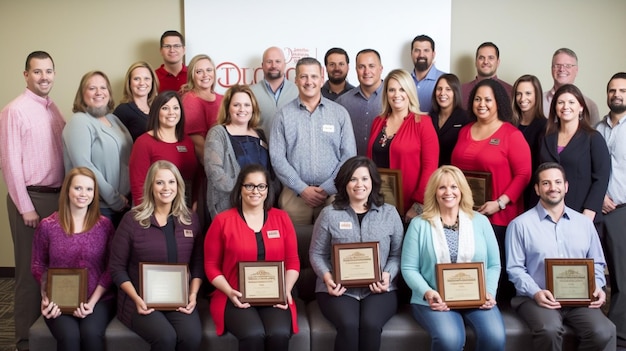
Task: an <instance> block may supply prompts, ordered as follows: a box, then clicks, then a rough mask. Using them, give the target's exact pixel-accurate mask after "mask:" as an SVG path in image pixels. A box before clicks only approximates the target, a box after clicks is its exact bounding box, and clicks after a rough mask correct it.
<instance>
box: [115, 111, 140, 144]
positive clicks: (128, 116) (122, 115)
mask: <svg viewBox="0 0 626 351" xmlns="http://www.w3.org/2000/svg"><path fill="white" fill-rule="evenodd" d="M113 114H114V115H115V116H116V117H117V118H119V119H120V121H121V122H122V124H124V126H126V129H128V131H129V132H130V135H131V136H132V137H133V141H135V140H137V138H139V136H140V135H141V134H143V133H145V132H146V131H147V129H148V115H147V114H145V113H143V111H141V110H140V109H139V107H137V105H136V104H135V103H134V102H127V103H123V104H119V105H118V106H117V107H116V108H115V111H113Z"/></svg>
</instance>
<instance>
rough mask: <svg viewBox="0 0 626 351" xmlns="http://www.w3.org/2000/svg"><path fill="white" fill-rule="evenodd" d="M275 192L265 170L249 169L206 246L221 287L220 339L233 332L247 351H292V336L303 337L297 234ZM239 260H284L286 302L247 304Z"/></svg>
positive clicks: (212, 277)
mask: <svg viewBox="0 0 626 351" xmlns="http://www.w3.org/2000/svg"><path fill="white" fill-rule="evenodd" d="M273 191H274V189H272V187H271V182H270V177H269V173H268V171H267V170H266V169H265V167H263V166H261V165H259V164H252V165H248V166H246V167H244V168H243V169H242V170H241V172H240V173H239V176H238V177H237V181H236V182H235V187H234V188H233V192H232V193H231V205H232V208H231V209H230V210H226V211H224V212H221V213H219V214H218V215H217V216H216V217H215V218H214V219H213V222H212V223H211V226H210V227H209V231H208V232H207V235H206V237H205V241H204V253H205V261H204V270H205V272H206V275H207V277H208V279H209V281H210V282H211V284H213V285H214V286H215V287H216V288H217V289H216V290H215V291H214V292H213V294H212V297H211V316H212V317H213V321H214V322H215V326H216V331H217V334H218V335H222V334H224V332H225V331H229V332H230V333H232V334H233V335H234V336H235V337H237V339H239V350H242V351H243V350H264V349H267V350H284V351H287V350H288V348H289V338H290V337H291V334H292V332H293V333H297V332H298V325H297V324H296V306H295V304H294V302H293V299H292V297H291V290H292V289H293V286H294V284H295V283H296V280H298V275H299V272H300V259H299V258H298V244H297V240H296V232H295V230H294V227H293V224H292V223H291V220H290V219H289V216H288V215H287V213H286V212H284V211H282V210H279V209H276V208H273V207H272V199H273V198H274V197H273V194H272V193H273ZM240 261H284V263H285V264H284V269H285V287H286V289H285V290H286V297H287V303H286V304H277V305H274V306H255V307H252V306H250V304H249V303H242V302H241V301H240V298H241V296H242V295H241V293H240V292H239V290H240V289H239V274H238V263H239V262H240Z"/></svg>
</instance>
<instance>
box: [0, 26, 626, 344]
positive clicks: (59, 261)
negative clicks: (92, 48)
mask: <svg viewBox="0 0 626 351" xmlns="http://www.w3.org/2000/svg"><path fill="white" fill-rule="evenodd" d="M160 45H161V54H162V56H163V60H164V63H163V65H161V67H159V68H158V69H157V70H153V69H152V67H151V66H150V65H149V64H148V63H146V62H137V63H134V64H132V65H131V66H130V67H129V69H128V72H127V74H126V77H125V81H124V94H123V101H122V103H121V104H120V105H118V106H117V107H115V106H114V102H113V99H112V98H111V84H110V82H109V79H108V77H107V76H106V74H105V73H104V72H101V71H92V72H88V73H86V74H85V75H84V76H83V78H82V79H81V82H80V84H79V87H78V90H77V93H76V98H75V100H74V104H73V112H74V116H72V118H71V119H69V121H68V122H67V123H66V122H65V120H64V119H63V117H62V115H61V113H60V112H59V109H58V108H57V107H56V105H55V104H54V102H52V101H51V99H50V98H49V96H48V94H49V92H50V90H51V88H52V85H53V82H54V72H55V71H54V62H53V60H52V58H51V57H50V55H49V54H47V53H45V52H43V51H35V52H33V53H31V54H30V55H29V56H28V57H27V60H26V66H25V71H24V76H25V80H26V86H27V87H26V90H25V92H24V93H23V94H22V95H20V96H19V97H18V98H17V99H15V100H14V101H12V102H11V103H10V104H9V105H8V106H7V107H5V108H4V109H3V110H2V113H1V114H0V140H2V148H0V160H1V162H2V171H3V175H4V178H5V180H6V182H7V187H8V189H9V197H8V199H7V204H8V210H9V220H10V225H11V232H12V236H13V242H14V248H15V259H16V301H15V306H16V309H15V316H16V336H17V338H18V344H17V346H18V349H23V348H24V349H27V344H25V342H27V336H28V328H29V327H30V325H31V324H32V323H33V322H34V320H35V319H36V318H37V317H38V316H39V315H43V316H44V317H45V320H46V323H47V324H48V326H49V327H50V330H51V331H52V333H53V335H54V336H55V338H56V339H57V341H58V343H59V349H64V350H79V349H96V350H97V349H103V348H104V341H103V337H104V329H105V328H106V325H107V324H108V322H109V321H110V320H111V318H113V316H114V315H115V311H114V306H115V304H114V302H113V301H115V299H114V296H113V295H114V294H113V290H112V289H111V287H112V285H113V284H115V286H117V287H118V294H117V295H118V296H117V316H118V318H119V319H120V320H121V321H122V322H123V323H124V324H126V325H127V326H128V327H129V328H131V329H132V330H134V331H135V332H137V333H138V334H139V335H140V336H142V337H143V338H144V339H145V340H146V341H148V342H149V343H150V344H151V346H152V349H154V350H172V349H175V348H177V349H185V350H194V349H197V348H198V347H199V345H200V336H201V332H200V320H199V316H198V312H197V308H196V304H197V299H198V294H199V292H200V288H201V283H202V279H204V278H208V281H209V282H210V283H211V284H212V285H213V286H214V287H215V291H214V292H213V293H212V295H211V301H210V311H211V315H212V317H213V319H214V321H215V324H216V328H217V332H218V334H220V335H221V334H223V333H225V332H226V331H228V332H231V333H232V334H233V335H235V336H236V337H237V338H238V339H239V345H240V349H241V350H263V349H272V350H274V349H276V350H286V349H287V348H288V344H289V337H290V336H291V334H292V333H295V332H297V331H298V326H297V323H296V318H295V317H296V308H295V303H294V301H293V298H292V296H291V290H292V288H293V286H294V284H295V282H296V281H297V279H298V276H299V267H300V262H299V258H298V254H297V244H296V233H295V229H294V224H295V225H313V237H312V240H311V243H310V257H311V265H312V267H313V269H314V271H315V273H316V274H317V277H318V279H317V284H316V288H315V291H316V299H317V301H318V303H319V306H320V309H321V311H322V313H323V314H324V316H325V317H326V318H327V319H328V320H330V321H331V322H332V323H333V324H334V325H335V327H336V328H337V338H336V340H335V349H336V350H339V349H342V350H343V349H347V350H367V349H372V350H377V349H379V348H380V334H381V331H382V328H383V326H384V324H385V323H386V322H387V320H389V318H391V317H392V316H393V314H394V313H395V312H396V308H397V304H398V301H399V299H398V296H397V292H398V287H399V286H400V285H401V283H400V281H399V278H400V277H402V278H403V279H404V281H405V283H406V285H408V287H409V288H410V290H411V291H412V297H411V305H412V313H413V316H414V317H415V319H416V320H417V321H418V323H420V325H422V327H424V328H425V329H426V330H427V331H428V332H429V333H430V335H431V337H432V349H437V350H439V349H441V350H448V349H449V350H458V349H460V348H462V346H463V344H464V343H465V334H464V333H465V327H464V322H463V320H466V321H467V322H468V323H469V324H470V325H471V326H472V327H473V328H474V329H475V331H476V333H477V346H476V348H477V349H480V350H483V349H485V350H488V349H489V350H491V349H493V350H502V349H504V343H505V332H504V324H503V322H502V317H501V315H500V312H499V309H498V306H497V304H498V303H500V304H501V305H508V304H509V302H510V303H511V305H512V307H513V308H514V309H516V310H517V312H518V313H519V314H520V315H521V316H522V317H523V318H524V319H525V320H526V321H527V323H528V324H529V327H530V328H531V330H533V335H538V336H537V337H535V338H534V342H535V344H536V346H537V347H538V348H542V349H552V350H553V349H559V346H558V345H560V343H561V341H562V335H563V333H564V329H563V322H562V320H565V321H566V322H565V323H567V324H568V325H570V326H572V327H573V328H574V329H575V330H576V332H577V335H578V336H579V338H580V339H581V345H588V348H589V349H606V350H609V349H611V348H613V349H615V343H616V338H615V327H617V341H618V342H624V343H626V305H624V304H625V302H624V301H623V300H624V299H623V298H620V287H621V285H623V284H624V283H623V279H626V271H624V269H623V267H622V266H623V264H622V262H621V259H620V256H621V251H620V250H621V249H622V248H623V247H624V246H625V245H626V241H624V240H623V239H621V237H620V235H619V234H620V230H621V229H620V228H623V225H624V224H626V223H625V222H624V221H625V220H624V218H626V216H623V213H621V209H623V208H624V206H623V204H624V203H626V199H625V198H624V197H626V188H625V187H626V184H625V183H624V181H623V179H626V178H624V177H623V175H624V171H625V170H626V169H625V167H626V165H625V162H624V159H625V158H626V149H624V147H623V146H621V144H620V143H619V142H618V141H617V140H620V137H619V135H622V134H624V133H623V132H620V130H621V129H623V128H622V127H621V125H622V124H623V121H624V118H623V117H624V116H626V104H625V103H624V98H625V97H626V73H618V74H616V75H615V76H613V77H612V78H611V80H610V81H609V84H608V86H607V104H608V106H609V109H610V112H609V114H608V115H607V116H606V117H605V118H603V119H602V120H600V118H599V117H598V111H597V106H596V105H595V104H594V103H593V102H592V101H591V100H590V99H588V98H586V97H585V96H584V95H583V94H582V92H581V91H580V90H579V89H578V88H577V87H576V86H575V85H573V83H574V79H575V76H576V73H577V70H578V68H577V59H576V55H575V53H574V52H573V51H571V50H569V49H559V50H557V51H556V52H555V54H554V56H553V62H552V72H553V78H554V87H553V88H552V89H551V90H550V91H548V92H547V93H546V94H543V92H542V88H541V85H540V84H539V81H538V79H537V78H536V77H535V76H532V75H524V76H521V77H520V78H519V79H518V80H517V81H516V82H515V83H514V84H513V85H512V86H511V85H508V84H506V83H505V82H503V81H501V80H499V79H498V78H497V76H496V71H497V67H498V65H499V50H498V48H497V46H496V45H495V44H493V43H490V42H486V43H483V44H481V45H480V46H479V47H478V49H477V52H476V69H477V77H476V79H475V80H474V81H472V82H468V83H466V84H461V83H460V81H459V79H458V78H457V76H455V75H454V74H449V73H444V72H441V71H439V70H437V69H436V67H435V66H434V58H435V43H434V41H433V40H432V39H431V38H430V37H428V36H426V35H419V36H417V37H415V39H414V40H413V42H412V44H411V57H412V60H413V63H414V68H413V69H412V70H411V71H410V72H409V71H406V70H403V69H394V70H391V71H390V72H389V73H388V74H387V76H386V77H385V78H384V79H382V72H383V66H382V60H381V56H380V54H379V53H378V52H377V51H376V50H373V49H364V50H361V51H360V52H359V53H358V54H357V55H356V72H357V77H358V80H359V85H358V86H356V87H353V86H351V85H350V84H349V83H348V82H347V81H346V76H347V72H348V67H349V65H348V64H349V56H348V54H347V53H346V52H345V50H343V49H341V48H332V49H330V50H329V51H328V52H327V53H326V55H325V57H324V65H325V66H326V71H327V72H328V81H327V82H325V83H324V81H323V76H324V71H323V67H322V64H321V63H320V62H319V61H318V60H316V59H315V58H311V57H305V58H302V59H300V60H299V61H298V62H297V64H296V68H295V74H296V75H295V82H291V81H289V80H287V79H286V77H285V57H284V54H283V52H282V50H281V49H279V48H276V47H271V48H268V49H267V50H266V51H265V52H264V53H263V59H262V62H261V68H262V70H263V79H262V80H261V81H259V82H257V83H256V84H254V85H253V86H245V85H235V86H232V87H230V88H229V89H228V90H227V91H226V92H225V94H224V95H221V94H218V93H216V92H215V84H216V79H215V65H214V63H213V61H212V60H211V58H210V57H209V56H207V55H197V56H195V57H193V58H192V59H191V60H190V62H189V66H188V67H187V66H186V65H185V64H184V61H183V60H184V53H185V41H184V37H183V36H182V35H181V34H180V33H178V32H176V31H167V32H165V33H164V34H163V36H162V37H161V41H160ZM333 100H334V101H333ZM594 109H595V110H594ZM545 111H547V114H546V112H545ZM596 125H597V126H596ZM594 126H596V127H595V128H594ZM381 168H389V169H397V170H400V171H401V174H402V183H401V184H400V189H399V193H400V194H401V196H399V198H396V195H397V194H398V192H394V191H393V188H394V186H395V185H394V184H392V183H391V181H390V180H389V179H387V178H384V177H381V175H380V174H379V169H381ZM477 171H478V172H486V173H489V174H490V178H491V189H489V192H488V193H490V194H491V198H488V199H486V201H485V202H484V203H480V204H475V203H474V199H473V196H472V191H471V190H470V187H469V185H468V182H467V180H466V178H465V176H464V174H463V172H477ZM620 174H621V175H622V176H621V177H620ZM533 175H534V178H533ZM398 209H403V210H402V211H400V212H399V211H398ZM524 211H526V212H524ZM522 213H523V214H522ZM620 214H621V215H620ZM207 228H208V231H207ZM205 232H206V235H204V233H205ZM405 232H406V235H405ZM598 232H599V233H600V236H602V238H603V239H605V240H604V241H603V243H604V244H605V245H604V247H602V246H601V245H600V236H599V234H598ZM366 241H376V242H378V243H379V246H380V249H379V250H380V251H379V254H380V263H381V272H382V279H381V281H380V282H376V283H373V284H371V285H369V286H366V287H357V288H354V287H349V288H346V287H343V286H342V285H341V284H339V283H336V282H335V280H334V279H335V277H334V275H333V272H334V269H333V267H332V260H331V251H332V245H334V244H338V243H350V242H366ZM603 249H604V252H606V255H607V257H608V258H609V260H608V266H609V269H610V272H611V275H610V277H611V287H612V295H611V296H612V300H611V301H612V303H611V309H610V312H609V317H610V319H611V320H610V321H609V320H608V319H606V318H605V317H604V316H603V315H602V313H601V311H600V310H599V307H601V306H602V305H603V304H604V302H605V300H606V296H605V293H604V291H603V287H604V286H605V285H606V283H605V280H604V267H605V266H606V263H605V259H604V254H603ZM551 257H559V258H564V257H571V258H593V259H594V267H595V271H596V285H595V286H596V291H594V293H593V294H594V297H595V298H596V300H594V301H593V302H591V304H590V305H589V308H586V307H582V308H581V307H577V308H561V306H560V305H559V303H558V302H557V301H556V300H555V299H554V297H553V296H552V294H551V293H550V292H549V291H548V290H546V289H547V288H546V282H545V272H544V259H545V258H551ZM263 260H269V261H284V262H285V286H286V291H287V294H286V295H287V299H286V302H285V304H278V305H274V306H267V307H256V306H255V307H252V306H250V304H248V303H242V302H241V300H240V298H241V297H242V296H241V292H240V291H239V290H240V287H239V286H238V285H239V281H238V271H237V263H238V262H240V261H263ZM140 262H164V263H185V264H188V266H189V272H190V282H189V289H188V290H189V296H188V299H187V300H188V303H187V304H186V305H185V306H180V307H179V308H178V309H177V310H176V311H155V310H154V309H152V308H148V306H147V305H146V303H145V302H144V301H143V299H142V297H141V296H140V295H139V288H138V287H139V264H140ZM462 262H483V263H484V266H485V277H486V290H487V292H486V302H485V303H484V304H483V305H482V306H480V308H473V309H464V310H456V309H450V308H448V306H447V305H446V303H445V301H444V300H443V299H442V296H441V295H440V292H438V291H437V284H436V272H435V264H437V263H462ZM83 266H85V267H83ZM86 266H88V267H86ZM59 267H66V268H88V272H89V279H88V283H89V284H88V299H87V301H86V302H84V303H81V305H80V306H79V307H78V308H77V309H76V310H75V311H74V312H73V313H72V314H71V315H68V314H62V313H61V311H60V309H59V307H58V306H57V305H56V304H55V302H54V301H52V300H50V299H49V298H48V296H47V295H46V291H45V284H46V278H47V276H46V272H47V270H48V268H59ZM504 267H506V268H504ZM33 277H34V279H33ZM515 295H516V297H515V298H514V299H513V300H512V301H511V298H512V297H513V296H515ZM590 321H592V322H593V323H591V322H590ZM442 326H445V327H442ZM548 340H549V342H548ZM625 346H626V345H625Z"/></svg>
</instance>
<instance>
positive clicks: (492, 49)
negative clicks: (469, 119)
mask: <svg viewBox="0 0 626 351" xmlns="http://www.w3.org/2000/svg"><path fill="white" fill-rule="evenodd" d="M475 65H476V78H475V79H474V80H473V81H471V82H467V83H465V84H463V85H461V96H462V98H463V100H462V102H463V107H465V108H466V109H468V110H469V109H470V108H471V105H470V103H469V101H468V100H469V96H470V93H471V92H472V89H474V87H475V86H476V83H478V82H479V81H481V80H483V79H493V80H495V81H497V82H498V83H500V84H501V85H502V87H503V88H504V90H506V93H507V94H508V95H509V99H510V98H511V91H512V90H513V87H512V86H511V84H509V83H507V82H505V81H503V80H501V79H498V76H497V72H498V66H500V49H498V47H497V46H496V44H494V43H492V42H489V41H488V42H484V43H482V44H480V45H479V46H478V49H476V62H475Z"/></svg>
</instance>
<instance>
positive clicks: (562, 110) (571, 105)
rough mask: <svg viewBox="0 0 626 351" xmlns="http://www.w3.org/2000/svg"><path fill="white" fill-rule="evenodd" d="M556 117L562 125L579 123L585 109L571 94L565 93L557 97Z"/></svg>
mask: <svg viewBox="0 0 626 351" xmlns="http://www.w3.org/2000/svg"><path fill="white" fill-rule="evenodd" d="M555 107H556V115H557V117H559V119H560V120H561V123H568V122H573V121H578V117H579V116H580V115H581V113H582V111H583V107H582V106H581V105H580V102H578V99H576V97H575V96H574V95H572V94H570V93H564V94H561V95H559V96H558V97H556V105H555Z"/></svg>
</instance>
